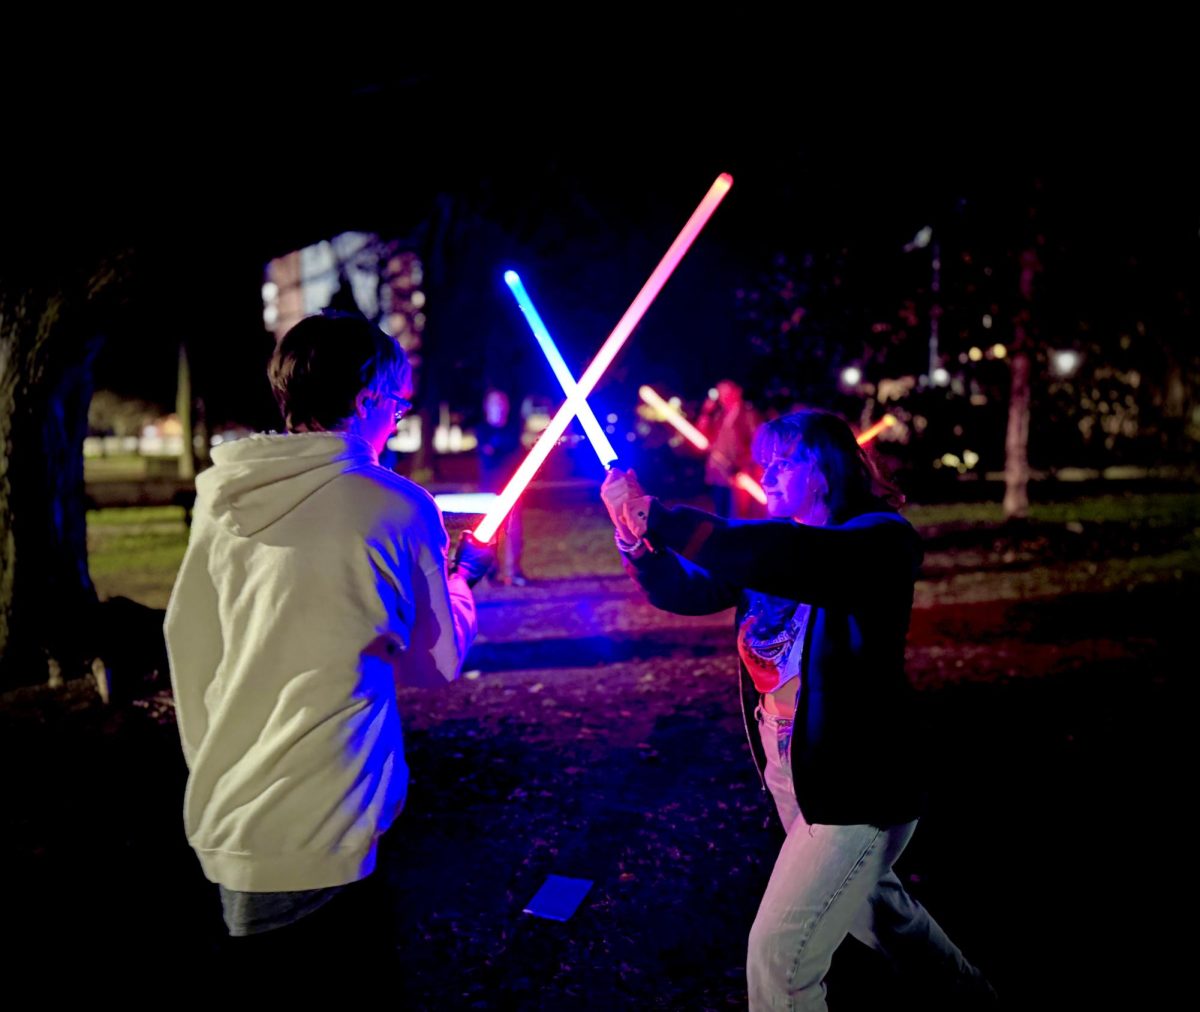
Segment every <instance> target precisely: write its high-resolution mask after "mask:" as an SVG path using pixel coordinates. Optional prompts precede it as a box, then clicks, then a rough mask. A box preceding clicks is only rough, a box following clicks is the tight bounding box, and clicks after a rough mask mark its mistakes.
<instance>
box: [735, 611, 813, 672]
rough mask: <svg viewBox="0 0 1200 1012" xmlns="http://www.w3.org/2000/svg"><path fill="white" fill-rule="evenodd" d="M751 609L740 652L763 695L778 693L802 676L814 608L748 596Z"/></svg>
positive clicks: (743, 625)
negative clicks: (809, 622)
mask: <svg viewBox="0 0 1200 1012" xmlns="http://www.w3.org/2000/svg"><path fill="white" fill-rule="evenodd" d="M748 599H749V607H748V608H747V610H746V614H745V616H743V618H742V623H741V625H740V626H739V627H738V637H737V643H738V653H739V654H741V657H742V663H744V664H745V665H746V670H747V671H748V672H750V677H751V678H752V679H753V680H754V687H755V688H756V689H758V691H759V692H774V691H775V690H776V689H778V688H779V687H780V686H781V685H783V684H784V683H785V682H788V681H790V680H791V679H793V678H798V677H799V676H800V660H801V657H802V656H803V654H804V630H805V629H806V628H807V627H808V617H809V615H810V614H811V613H812V606H811V605H807V604H797V603H796V602H795V601H789V600H787V599H786V598H782V597H772V596H771V595H770V594H758V593H755V592H753V591H751V592H750V593H749V595H748Z"/></svg>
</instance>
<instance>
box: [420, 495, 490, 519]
mask: <svg viewBox="0 0 1200 1012" xmlns="http://www.w3.org/2000/svg"><path fill="white" fill-rule="evenodd" d="M497 498H498V496H497V495H496V493H495V492H442V493H440V494H439V495H435V496H434V497H433V499H434V502H436V503H437V504H438V506H439V507H441V510H442V512H443V513H478V514H480V515H483V514H484V513H487V511H488V510H489V509H491V508H492V506H493V505H494V504H495V502H496V499H497Z"/></svg>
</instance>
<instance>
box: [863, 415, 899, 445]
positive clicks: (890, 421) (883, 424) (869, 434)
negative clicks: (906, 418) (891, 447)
mask: <svg viewBox="0 0 1200 1012" xmlns="http://www.w3.org/2000/svg"><path fill="white" fill-rule="evenodd" d="M895 424H896V416H895V415H893V414H891V412H889V413H888V414H886V415H884V416H883V417H882V418H881V419H879V421H877V422H876V423H875V424H874V425H872V426H871V427H870V428H869V429H867V430H866V431H865V432H860V433H859V435H858V445H859V446H866V445H867V444H868V443H869V442H870V441H871V440H872V439H874V438H875V437H876V436H878V435H879V433H881V432H882V431H883V430H884V429H887V428H890V427H891V426H893V425H895Z"/></svg>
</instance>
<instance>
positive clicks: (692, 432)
mask: <svg viewBox="0 0 1200 1012" xmlns="http://www.w3.org/2000/svg"><path fill="white" fill-rule="evenodd" d="M638 396H639V397H640V398H641V399H642V400H643V401H645V402H646V403H647V404H649V405H650V407H652V408H654V410H655V411H657V412H658V413H659V415H661V416H662V420H663V421H664V422H669V423H670V424H671V425H673V426H674V427H675V431H676V432H678V433H679V434H680V435H681V436H683V438H684V439H686V440H687V441H688V442H689V443H691V444H692V446H694V447H695V448H696V449H697V450H707V449H708V437H707V436H705V435H704V433H703V432H701V431H700V430H699V429H697V428H696V426H694V425H693V424H692V423H691V422H689V421H688V420H687V419H686V418H684V417H683V415H681V414H680V413H679V412H678V411H677V410H676V409H675V408H674V407H672V406H671V405H670V404H668V403H667V402H666V401H664V400H663V399H662V398H661V397H659V396H658V394H657V393H655V391H654V388H653V387H648V386H640V387H638Z"/></svg>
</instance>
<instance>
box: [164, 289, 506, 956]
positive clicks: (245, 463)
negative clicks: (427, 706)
mask: <svg viewBox="0 0 1200 1012" xmlns="http://www.w3.org/2000/svg"><path fill="white" fill-rule="evenodd" d="M268 375H269V378H270V382H271V386H272V389H273V392H274V394H275V397H276V400H277V401H278V403H279V407H280V410H281V412H282V413H283V417H284V421H285V425H286V429H287V432H286V433H285V434H276V433H270V434H259V435H254V436H251V437H249V438H246V439H242V440H239V441H236V442H233V443H227V444H224V445H222V446H218V447H216V448H215V449H214V451H213V466H212V467H211V468H209V469H208V470H206V471H204V472H202V473H201V474H200V475H198V476H197V479H196V506H195V515H194V520H193V525H192V531H191V537H190V540H189V543H188V547H187V552H186V554H185V556H184V559H183V563H182V565H181V567H180V570H179V575H178V577H177V579H176V582H175V586H174V589H173V591H172V593H171V599H170V602H169V604H168V606H167V614H166V622H165V633H166V640H167V652H168V656H169V659H170V668H171V684H172V688H173V690H174V695H175V704H176V714H177V718H178V724H179V733H180V738H181V741H182V746H183V754H184V758H185V760H186V762H187V766H188V771H189V776H188V781H187V787H186V791H185V796H184V822H185V829H186V833H187V838H188V842H189V843H190V844H191V846H192V847H193V849H194V850H195V852H196V855H197V856H198V858H199V860H200V865H201V867H202V869H203V871H204V874H205V876H206V877H207V878H208V879H209V880H211V881H213V882H215V883H217V884H218V886H219V887H220V895H221V901H222V908H223V913H224V917H225V922H226V925H227V927H228V929H229V933H230V934H231V935H232V936H234V937H235V938H246V939H247V941H246V942H235V943H232V947H233V948H234V949H236V948H238V947H239V946H255V947H257V949H256V951H271V952H278V953H280V954H286V955H287V956H289V957H294V956H295V955H296V953H297V952H307V951H310V950H311V951H313V952H322V953H325V952H328V951H330V950H329V947H330V946H340V947H341V948H342V949H347V947H352V946H354V945H355V944H357V943H361V942H364V941H365V942H368V943H370V942H371V939H366V938H364V937H363V932H364V931H365V930H367V929H366V928H365V927H364V918H363V916H362V911H363V909H364V908H363V901H362V900H361V898H360V897H361V896H363V895H365V892H364V887H362V886H358V885H354V884H355V883H359V882H360V881H362V880H365V879H367V878H368V876H370V875H371V873H372V871H373V870H374V868H375V863H376V848H377V845H378V841H379V838H380V836H381V835H382V834H383V833H384V831H386V830H387V829H388V827H389V826H390V825H391V824H392V822H393V821H394V820H395V819H396V816H397V815H398V814H399V812H400V810H401V808H402V806H403V804H404V798H405V793H406V789H407V785H408V767H407V765H406V764H405V758H404V744H403V737H402V732H401V722H400V713H399V710H398V707H397V701H396V691H395V687H396V686H401V685H410V686H438V685H444V684H446V683H448V682H452V681H454V680H455V679H457V678H458V677H459V676H460V674H461V671H462V664H463V659H464V657H465V655H466V653H467V649H468V647H469V646H470V644H471V641H472V639H473V638H474V636H475V631H476V621H475V604H474V599H473V597H472V592H471V589H470V588H471V586H473V585H474V583H475V582H476V581H478V579H480V578H481V577H482V576H483V574H484V573H486V572H487V571H488V570H489V569H490V568H491V566H492V564H493V562H494V553H493V552H492V551H491V550H490V549H489V548H487V547H484V546H479V545H477V544H474V543H470V544H467V545H464V546H461V547H460V551H459V553H458V556H457V558H456V560H455V562H454V563H453V564H452V565H450V566H448V564H447V547H448V540H449V539H448V536H447V534H446V529H445V526H444V524H443V522H442V516H441V513H440V511H439V510H438V507H437V504H436V503H435V502H434V500H433V498H432V497H431V496H430V495H429V494H428V493H427V492H426V491H424V490H423V489H422V488H420V487H419V486H417V485H416V484H414V483H413V482H411V481H409V480H408V479H406V478H403V477H401V476H399V475H397V474H395V473H394V472H392V471H389V470H386V469H384V468H383V467H381V466H379V464H378V457H379V454H380V452H381V451H382V450H383V448H384V446H385V444H386V442H387V439H388V438H389V436H391V434H392V433H393V432H394V431H395V427H396V423H397V421H398V420H399V418H400V416H401V415H402V414H403V412H404V411H405V410H407V409H408V408H410V407H411V404H410V403H409V398H410V397H411V396H412V370H411V368H410V367H409V364H408V361H407V358H406V357H405V354H404V351H403V349H402V348H401V347H400V345H399V344H398V343H397V342H396V340H395V339H394V338H392V337H390V336H388V335H387V334H385V333H384V332H383V331H382V330H380V329H379V328H377V327H375V326H374V325H373V324H371V323H369V322H368V321H367V320H366V319H364V318H362V317H359V316H352V315H348V314H338V313H331V312H328V311H327V312H326V313H324V314H322V315H319V316H311V317H308V318H306V319H304V320H302V321H301V322H300V323H298V324H296V326H295V327H293V328H292V329H291V330H290V331H288V333H287V334H286V335H284V337H283V339H282V340H281V341H280V342H279V344H278V346H277V348H276V350H275V353H274V356H273V357H272V359H271V363H270V366H269V369H268ZM372 902H375V903H376V904H377V903H378V898H377V897H376V898H375V899H374V900H373V901H372ZM253 939H258V940H259V941H252V940H253ZM375 941H376V943H377V941H378V940H375ZM376 947H377V946H376ZM245 951H250V950H249V949H247V950H245Z"/></svg>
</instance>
